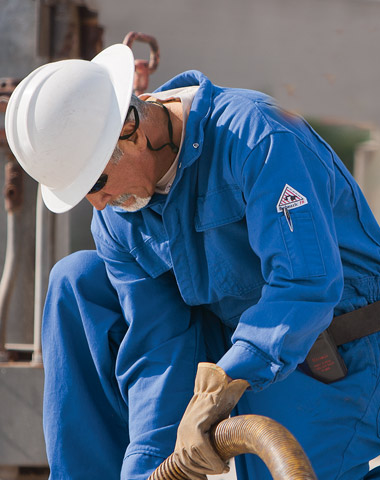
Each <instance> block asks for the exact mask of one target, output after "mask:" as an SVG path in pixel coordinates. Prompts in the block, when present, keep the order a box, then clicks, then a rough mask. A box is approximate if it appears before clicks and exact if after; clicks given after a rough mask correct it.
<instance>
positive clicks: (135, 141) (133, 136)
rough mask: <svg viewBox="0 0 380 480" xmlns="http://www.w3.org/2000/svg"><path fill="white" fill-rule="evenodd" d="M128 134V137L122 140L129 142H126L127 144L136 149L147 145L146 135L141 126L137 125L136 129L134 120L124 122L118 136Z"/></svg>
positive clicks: (141, 148)
mask: <svg viewBox="0 0 380 480" xmlns="http://www.w3.org/2000/svg"><path fill="white" fill-rule="evenodd" d="M123 135H130V137H129V138H126V139H125V140H124V141H128V142H131V143H129V144H126V145H125V147H127V146H134V147H136V148H137V149H138V150H144V149H145V148H146V145H147V141H146V137H145V134H144V132H143V131H142V129H141V127H138V128H137V130H136V125H135V123H134V122H127V123H125V124H124V126H123V129H122V130H121V133H120V136H121V137H122V136H123Z"/></svg>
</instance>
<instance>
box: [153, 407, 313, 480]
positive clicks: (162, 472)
mask: <svg viewBox="0 0 380 480" xmlns="http://www.w3.org/2000/svg"><path fill="white" fill-rule="evenodd" d="M211 439H212V442H213V444H214V446H215V449H216V451H217V452H218V454H219V455H220V457H221V458H223V460H228V459H230V458H232V457H235V456H236V455H241V454H243V453H253V454H255V455H257V456H259V457H260V458H261V460H263V462H264V463H265V465H266V466H267V467H268V470H269V471H270V473H271V475H272V477H273V479H274V480H317V477H316V475H315V473H314V471H313V468H312V466H311V464H310V462H309V460H308V458H307V456H306V454H305V452H304V451H303V449H302V447H301V445H300V444H299V443H298V442H297V440H296V439H295V438H294V436H293V435H292V434H291V433H290V432H289V430H287V429H286V428H285V427H283V426H282V425H281V424H279V423H278V422H276V421H275V420H272V419H270V418H268V417H263V416H260V415H240V416H237V417H231V418H228V419H226V420H223V421H222V422H220V423H219V424H218V425H217V426H216V427H215V428H214V429H213V431H212V432H211ZM148 480H190V477H188V476H187V475H186V474H184V473H183V472H181V470H180V469H179V468H178V466H177V465H176V464H175V461H174V457H173V454H172V455H170V456H169V457H168V458H167V459H166V460H164V462H162V463H161V465H159V466H158V467H157V469H156V470H155V471H154V472H153V473H152V475H151V476H150V477H149V478H148Z"/></svg>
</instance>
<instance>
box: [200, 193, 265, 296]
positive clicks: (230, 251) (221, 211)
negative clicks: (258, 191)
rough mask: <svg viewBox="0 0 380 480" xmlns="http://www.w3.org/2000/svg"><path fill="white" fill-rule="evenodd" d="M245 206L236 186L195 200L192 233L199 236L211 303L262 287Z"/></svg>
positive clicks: (258, 262)
mask: <svg viewBox="0 0 380 480" xmlns="http://www.w3.org/2000/svg"><path fill="white" fill-rule="evenodd" d="M245 208H246V205H245V202H244V200H243V196H242V192H241V190H240V188H239V187H238V186H237V185H226V186H222V187H220V188H218V189H215V190H213V191H211V192H208V193H207V194H206V195H204V196H200V197H199V198H198V200H197V210H196V215H195V229H196V231H197V232H198V233H201V234H202V235H203V238H202V242H199V243H200V244H202V245H203V248H204V256H205V259H206V262H207V274H208V277H209V278H208V286H209V290H210V293H211V295H212V296H213V299H214V300H220V299H221V298H222V297H225V296H226V295H234V296H236V295H238V296H246V295H247V294H249V292H252V291H253V290H255V289H256V288H257V287H258V286H259V285H262V283H263V278H262V276H261V270H260V261H259V259H258V257H257V256H256V255H255V254H254V252H253V251H252V249H251V247H250V245H249V241H248V232H247V225H246V220H245Z"/></svg>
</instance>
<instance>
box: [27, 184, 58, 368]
mask: <svg viewBox="0 0 380 480" xmlns="http://www.w3.org/2000/svg"><path fill="white" fill-rule="evenodd" d="M53 226H54V217H53V214H52V213H51V212H49V211H48V209H47V208H46V207H45V205H44V203H43V200H42V195H41V187H40V186H39V187H38V192H37V208H36V273H35V290H34V337H33V356H32V363H34V364H37V365H38V364H41V363H42V351H41V321H42V313H43V308H44V301H45V295H46V289H47V284H48V278H49V271H50V266H51V265H52V263H53V261H54V247H53V245H54V236H53V235H54V228H53Z"/></svg>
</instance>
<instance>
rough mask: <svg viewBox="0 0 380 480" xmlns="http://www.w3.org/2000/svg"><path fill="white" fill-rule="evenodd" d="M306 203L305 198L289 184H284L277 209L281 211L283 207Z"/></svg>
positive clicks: (295, 206)
mask: <svg viewBox="0 0 380 480" xmlns="http://www.w3.org/2000/svg"><path fill="white" fill-rule="evenodd" d="M306 204H307V198H306V197H305V196H304V195H301V193H299V192H297V190H296V189H295V188H293V187H291V186H290V185H288V184H286V185H285V187H284V189H283V191H282V193H281V196H280V198H279V200H278V203H277V211H278V212H282V211H283V209H284V208H286V209H287V210H291V209H292V208H297V207H301V206H302V205H306Z"/></svg>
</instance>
